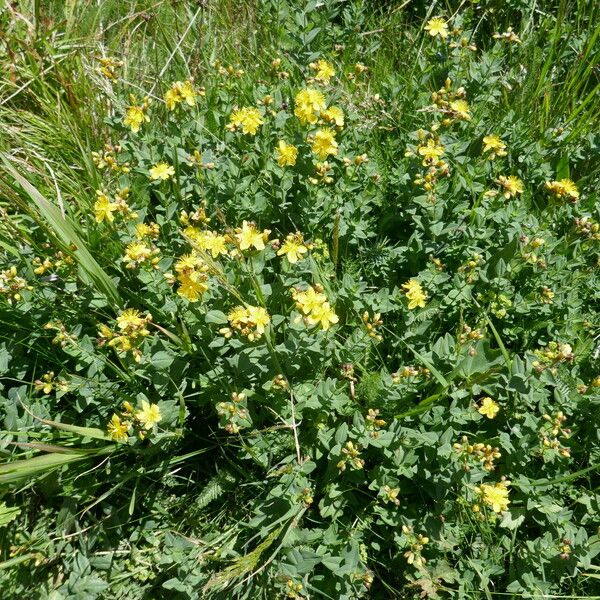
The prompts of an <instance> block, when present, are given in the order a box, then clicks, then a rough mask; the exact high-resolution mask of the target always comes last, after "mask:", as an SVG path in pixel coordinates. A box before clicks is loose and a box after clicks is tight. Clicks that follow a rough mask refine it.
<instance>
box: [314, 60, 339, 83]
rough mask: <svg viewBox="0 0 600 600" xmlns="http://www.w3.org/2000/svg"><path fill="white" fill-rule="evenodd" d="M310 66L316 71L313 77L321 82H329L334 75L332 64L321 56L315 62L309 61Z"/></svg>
mask: <svg viewBox="0 0 600 600" xmlns="http://www.w3.org/2000/svg"><path fill="white" fill-rule="evenodd" d="M310 68H311V69H314V70H315V71H316V72H317V73H316V75H315V79H316V80H317V81H320V82H322V83H329V80H330V79H331V78H332V77H334V76H335V69H334V68H333V65H332V64H331V63H328V62H327V61H326V60H323V59H322V58H321V59H320V60H318V61H317V62H314V63H310Z"/></svg>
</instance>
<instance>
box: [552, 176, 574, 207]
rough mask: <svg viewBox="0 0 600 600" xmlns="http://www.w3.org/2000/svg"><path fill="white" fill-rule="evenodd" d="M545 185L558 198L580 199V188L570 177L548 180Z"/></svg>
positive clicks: (572, 200)
mask: <svg viewBox="0 0 600 600" xmlns="http://www.w3.org/2000/svg"><path fill="white" fill-rule="evenodd" d="M544 187H545V188H546V190H547V191H548V192H549V193H550V194H552V195H553V196H554V198H556V199H557V200H568V201H569V202H577V200H579V190H578V189H577V186H576V185H575V182H573V181H571V180H570V179H559V180H558V181H546V183H545V184H544Z"/></svg>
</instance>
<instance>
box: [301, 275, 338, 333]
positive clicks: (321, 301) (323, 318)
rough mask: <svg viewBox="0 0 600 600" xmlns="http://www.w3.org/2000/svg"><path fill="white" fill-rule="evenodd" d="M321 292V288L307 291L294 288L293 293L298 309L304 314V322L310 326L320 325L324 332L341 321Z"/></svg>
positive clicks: (316, 287) (312, 288) (317, 287)
mask: <svg viewBox="0 0 600 600" xmlns="http://www.w3.org/2000/svg"><path fill="white" fill-rule="evenodd" d="M321 290H322V288H321V287H320V286H314V287H313V286H310V287H309V288H308V289H306V290H305V291H300V290H298V289H296V288H292V290H291V291H292V297H293V298H294V301H295V302H296V308H298V310H299V311H300V312H301V313H303V316H304V322H305V323H306V324H307V325H309V326H313V325H318V324H320V325H321V327H322V328H323V329H324V330H327V329H329V328H330V327H331V325H334V324H335V323H337V322H338V321H339V317H338V316H337V315H336V314H335V312H334V310H333V308H332V307H331V305H330V304H329V302H328V301H327V297H326V296H325V294H323V293H322V292H321Z"/></svg>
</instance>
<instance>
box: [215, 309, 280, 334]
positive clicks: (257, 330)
mask: <svg viewBox="0 0 600 600" xmlns="http://www.w3.org/2000/svg"><path fill="white" fill-rule="evenodd" d="M227 320H228V321H229V325H230V327H223V328H222V329H220V330H219V333H221V334H223V335H224V336H225V337H227V338H229V337H231V335H232V333H233V331H232V329H231V328H233V329H234V330H236V331H239V333H241V334H242V335H243V336H246V337H247V338H248V340H250V341H251V342H253V341H254V340H256V339H258V338H260V337H261V336H262V335H263V334H264V332H265V328H266V327H267V325H268V324H269V323H270V322H271V318H270V317H269V313H268V312H267V311H266V310H265V309H264V308H262V306H250V305H247V306H236V307H235V308H233V309H231V311H230V312H229V314H228V315H227Z"/></svg>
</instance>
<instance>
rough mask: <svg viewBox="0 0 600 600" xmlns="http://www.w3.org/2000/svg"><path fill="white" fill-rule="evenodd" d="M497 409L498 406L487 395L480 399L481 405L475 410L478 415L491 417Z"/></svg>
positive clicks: (498, 409) (496, 412) (495, 413)
mask: <svg viewBox="0 0 600 600" xmlns="http://www.w3.org/2000/svg"><path fill="white" fill-rule="evenodd" d="M499 411H500V407H499V406H498V404H497V403H496V402H494V401H493V400H492V399H491V398H490V397H489V396H486V397H485V398H483V399H482V401H481V406H480V407H479V408H478V409H477V412H478V413H479V414H480V415H483V416H485V417H487V418H488V419H493V418H494V417H495V416H496V415H497V414H498V412H499Z"/></svg>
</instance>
